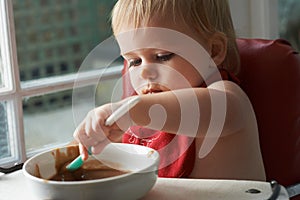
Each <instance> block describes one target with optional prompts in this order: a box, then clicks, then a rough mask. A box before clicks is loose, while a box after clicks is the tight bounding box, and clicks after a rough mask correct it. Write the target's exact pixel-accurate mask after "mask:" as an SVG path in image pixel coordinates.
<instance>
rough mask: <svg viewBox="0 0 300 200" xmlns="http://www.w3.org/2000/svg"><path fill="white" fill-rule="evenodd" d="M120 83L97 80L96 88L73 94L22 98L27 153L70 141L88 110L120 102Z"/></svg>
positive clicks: (68, 92) (64, 92)
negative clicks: (113, 101) (114, 101)
mask: <svg viewBox="0 0 300 200" xmlns="http://www.w3.org/2000/svg"><path fill="white" fill-rule="evenodd" d="M120 83H121V79H120V78H114V79H108V80H99V83H98V85H96V86H86V87H82V88H76V93H74V92H73V90H65V91H62V92H56V93H51V94H46V95H42V96H36V97H30V98H24V99H23V110H24V111H23V112H24V129H25V146H26V152H27V153H31V152H34V151H36V150H39V149H43V148H47V147H49V146H53V145H61V144H62V143H69V142H70V141H72V140H73V132H74V130H75V128H76V127H77V125H76V124H78V123H79V122H81V121H82V119H83V118H84V117H85V116H86V114H87V113H88V112H89V111H90V110H91V109H93V108H94V107H96V106H98V105H102V104H104V103H108V102H111V101H112V100H113V99H114V100H120V99H121V94H122V93H121V92H120V90H121V89H122V88H121V87H122V85H121V84H120ZM73 95H76V96H73ZM74 98H76V99H75V101H74ZM78 99H79V101H78ZM74 102H75V103H76V105H74ZM1 146H2V145H1Z"/></svg>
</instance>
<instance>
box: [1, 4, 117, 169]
mask: <svg viewBox="0 0 300 200" xmlns="http://www.w3.org/2000/svg"><path fill="white" fill-rule="evenodd" d="M115 2H116V0H101V1H98V0H85V1H78V0H65V1H59V0H13V1H10V0H4V1H0V52H1V54H0V73H1V76H0V165H1V166H11V165H13V164H14V163H21V162H24V161H25V160H26V159H27V158H28V157H29V156H31V155H33V154H35V153H38V152H40V151H43V150H46V149H49V148H54V147H56V146H61V145H64V144H67V143H69V142H70V141H71V140H72V139H73V136H72V134H73V131H74V129H75V128H76V126H77V123H78V122H79V121H81V120H82V118H83V117H84V116H85V114H86V113H87V112H88V111H89V110H90V109H92V108H93V107H95V106H98V105H101V104H103V103H106V102H109V101H111V98H112V96H114V97H115V98H116V99H118V98H121V91H120V90H119V89H118V87H119V88H121V84H120V77H121V69H122V59H121V58H120V57H119V56H118V55H119V49H118V47H117V46H116V43H115V41H114V40H113V38H112V37H110V36H111V28H110V21H109V17H110V16H109V15H110V11H111V9H112V7H113V5H114V4H115ZM104 49H105V51H104ZM105 53H106V54H105ZM111 55H114V56H113V57H112V56H111ZM77 72H80V73H77ZM100 77H101V79H100ZM113 92H114V94H113ZM92 95H93V96H92ZM87 99H88V101H90V103H89V104H87ZM74 100H75V101H74ZM74 108H75V112H76V113H74Z"/></svg>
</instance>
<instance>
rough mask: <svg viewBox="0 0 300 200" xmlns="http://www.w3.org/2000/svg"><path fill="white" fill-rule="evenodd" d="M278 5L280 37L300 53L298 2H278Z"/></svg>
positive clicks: (294, 0) (299, 4) (299, 5)
mask: <svg viewBox="0 0 300 200" xmlns="http://www.w3.org/2000/svg"><path fill="white" fill-rule="evenodd" d="M278 5H279V6H278V8H279V24H280V26H279V27H280V30H279V33H280V37H281V38H284V39H286V40H288V41H289V42H290V43H291V44H292V46H293V47H294V48H295V49H296V50H298V51H300V12H299V11H300V1H299V0H279V1H278Z"/></svg>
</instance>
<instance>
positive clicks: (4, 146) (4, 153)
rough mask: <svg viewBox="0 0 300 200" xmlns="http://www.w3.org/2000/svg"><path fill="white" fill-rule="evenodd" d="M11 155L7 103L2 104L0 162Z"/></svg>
mask: <svg viewBox="0 0 300 200" xmlns="http://www.w3.org/2000/svg"><path fill="white" fill-rule="evenodd" d="M10 154H11V153H10V148H9V136H8V126H7V112H6V103H5V102H0V160H1V159H3V158H6V157H9V156H10Z"/></svg>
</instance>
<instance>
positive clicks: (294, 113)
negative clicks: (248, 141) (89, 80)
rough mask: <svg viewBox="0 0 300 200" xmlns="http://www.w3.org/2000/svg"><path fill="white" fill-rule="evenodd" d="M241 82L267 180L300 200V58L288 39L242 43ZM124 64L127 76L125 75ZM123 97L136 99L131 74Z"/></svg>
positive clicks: (124, 80)
mask: <svg viewBox="0 0 300 200" xmlns="http://www.w3.org/2000/svg"><path fill="white" fill-rule="evenodd" d="M237 44H238V48H239V52H240V58H241V69H240V72H239V74H238V78H239V79H240V81H241V85H240V86H241V88H242V89H243V90H244V91H245V92H246V94H247V95H248V97H249V99H250V101H251V102H252V105H253V108H254V111H255V114H256V118H257V123H258V129H259V135H260V144H261V151H262V155H263V160H264V165H265V170H266V176H267V181H270V182H271V181H276V182H278V183H279V184H280V185H282V186H284V187H286V188H287V191H288V193H289V196H290V197H293V196H294V197H293V198H291V199H292V200H300V195H297V194H300V56H299V53H298V52H296V51H294V50H293V48H292V47H291V45H290V44H289V43H288V42H287V41H285V40H281V39H278V40H263V39H242V38H240V39H237ZM126 71H127V67H126V65H124V69H123V74H126V73H125V72H126ZM123 89H124V91H123V97H127V96H131V95H133V94H134V92H133V89H132V87H131V84H130V80H129V77H128V75H127V76H126V75H124V77H123Z"/></svg>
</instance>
